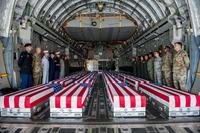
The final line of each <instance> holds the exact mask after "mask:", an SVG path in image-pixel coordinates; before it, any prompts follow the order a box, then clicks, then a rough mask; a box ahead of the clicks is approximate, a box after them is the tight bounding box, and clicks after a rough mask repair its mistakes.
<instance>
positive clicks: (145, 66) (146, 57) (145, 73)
mask: <svg viewBox="0 0 200 133" xmlns="http://www.w3.org/2000/svg"><path fill="white" fill-rule="evenodd" d="M148 60H149V56H148V55H145V56H144V78H145V79H146V80H148V77H149V76H148V70H147V63H148Z"/></svg>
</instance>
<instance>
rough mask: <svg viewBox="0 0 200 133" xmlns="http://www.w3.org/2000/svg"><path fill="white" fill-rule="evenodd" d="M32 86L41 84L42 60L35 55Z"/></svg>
mask: <svg viewBox="0 0 200 133" xmlns="http://www.w3.org/2000/svg"><path fill="white" fill-rule="evenodd" d="M32 67H33V84H34V85H38V84H40V83H41V78H42V59H41V57H40V55H37V54H36V53H35V54H34V55H33V64H32Z"/></svg>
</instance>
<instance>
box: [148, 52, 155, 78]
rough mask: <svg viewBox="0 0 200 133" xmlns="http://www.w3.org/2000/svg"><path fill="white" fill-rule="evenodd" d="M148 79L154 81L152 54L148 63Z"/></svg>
mask: <svg viewBox="0 0 200 133" xmlns="http://www.w3.org/2000/svg"><path fill="white" fill-rule="evenodd" d="M147 71H148V79H149V80H151V81H154V58H153V55H152V53H150V54H149V60H148V62H147Z"/></svg>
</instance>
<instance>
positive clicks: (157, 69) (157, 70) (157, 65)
mask: <svg viewBox="0 0 200 133" xmlns="http://www.w3.org/2000/svg"><path fill="white" fill-rule="evenodd" d="M154 56H155V59H154V80H155V83H157V84H159V85H162V70H161V67H162V59H161V57H160V53H159V51H156V52H154Z"/></svg>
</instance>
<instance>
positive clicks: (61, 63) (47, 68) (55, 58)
mask: <svg viewBox="0 0 200 133" xmlns="http://www.w3.org/2000/svg"><path fill="white" fill-rule="evenodd" d="M24 47H25V51H23V52H22V53H21V54H20V57H19V60H18V66H19V68H20V80H21V85H20V88H21V89H24V88H29V87H31V86H33V85H38V84H41V83H42V84H45V83H48V82H49V81H52V80H56V79H59V78H64V77H65V76H67V75H68V74H69V61H68V57H67V56H65V55H63V56H60V52H56V53H54V52H51V53H49V51H47V50H44V51H43V57H42V50H41V48H40V47H37V48H36V49H35V53H34V54H33V55H32V53H31V51H32V45H31V44H25V45H24Z"/></svg>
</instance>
